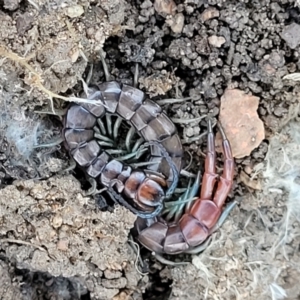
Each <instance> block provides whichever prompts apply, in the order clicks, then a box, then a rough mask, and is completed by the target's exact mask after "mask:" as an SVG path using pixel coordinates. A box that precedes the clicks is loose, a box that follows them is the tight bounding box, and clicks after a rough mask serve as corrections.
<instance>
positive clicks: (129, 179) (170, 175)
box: [63, 81, 183, 218]
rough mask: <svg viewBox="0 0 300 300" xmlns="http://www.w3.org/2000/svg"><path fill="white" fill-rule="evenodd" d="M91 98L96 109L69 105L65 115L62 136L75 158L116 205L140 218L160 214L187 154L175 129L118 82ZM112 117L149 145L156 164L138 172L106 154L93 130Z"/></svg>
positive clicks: (135, 92) (140, 94)
mask: <svg viewBox="0 0 300 300" xmlns="http://www.w3.org/2000/svg"><path fill="white" fill-rule="evenodd" d="M88 99H89V100H95V104H87V103H80V104H71V105H70V107H69V109H68V111H67V114H66V116H65V121H64V130H63V135H64V139H65V144H66V147H67V149H68V150H69V151H70V154H71V156H72V157H73V158H74V160H75V161H76V162H77V163H78V165H79V166H81V167H82V168H84V170H85V171H86V173H87V174H88V175H89V176H91V177H92V178H96V179H97V180H98V182H99V183H100V184H101V185H103V186H104V187H107V189H108V192H109V193H110V195H111V196H112V197H113V199H114V200H117V201H118V202H120V203H121V204H123V205H124V206H126V207H127V208H129V209H130V210H131V211H132V212H134V213H135V214H137V215H138V216H139V217H141V218H152V217H154V216H156V215H158V214H159V213H160V211H161V209H162V207H163V201H164V199H165V197H167V196H168V195H170V194H172V193H173V191H174V189H175V188H176V185H177V182H178V174H179V172H180V170H181V165H182V156H183V149H182V144H181V141H180V138H179V136H178V135H177V131H176V127H175V125H174V124H173V122H172V121H171V120H170V119H169V118H168V117H167V116H166V114H165V113H163V112H162V109H161V107H160V106H159V105H157V104H156V103H155V102H153V101H151V100H148V99H145V95H144V93H143V92H142V91H141V90H139V89H137V88H134V87H131V86H128V85H125V84H124V85H122V84H119V83H117V82H116V81H110V82H104V83H102V84H100V85H98V86H97V87H94V88H93V89H92V92H91V93H90V95H89V96H88ZM96 100H98V101H97V102H99V101H100V102H101V104H102V105H101V104H100V105H99V103H96ZM110 114H111V115H117V116H119V117H120V118H121V119H122V120H125V121H127V122H128V124H129V125H130V126H132V127H133V128H135V130H136V131H137V132H138V133H139V135H140V136H141V137H142V138H143V139H144V141H145V142H146V143H145V144H144V145H143V146H144V147H145V146H150V156H149V162H150V163H151V162H153V164H149V165H148V166H147V168H146V169H144V170H141V169H134V168H132V167H131V166H130V165H126V164H125V163H123V162H122V161H120V160H118V159H114V158H113V157H112V156H111V155H109V153H107V152H106V151H105V150H104V148H103V147H102V145H103V143H101V142H99V141H97V139H96V138H95V134H97V133H95V131H94V127H95V125H96V124H97V123H98V124H99V127H100V128H101V126H102V121H101V118H103V117H104V116H107V115H110ZM152 171H155V173H154V172H152Z"/></svg>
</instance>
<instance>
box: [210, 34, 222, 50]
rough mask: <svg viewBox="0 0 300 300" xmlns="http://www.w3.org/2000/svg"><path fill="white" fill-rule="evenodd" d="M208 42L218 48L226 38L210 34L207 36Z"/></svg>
mask: <svg viewBox="0 0 300 300" xmlns="http://www.w3.org/2000/svg"><path fill="white" fill-rule="evenodd" d="M208 42H209V44H210V45H211V46H213V47H216V48H220V47H221V46H222V45H223V44H225V42H226V40H225V38H224V37H223V36H216V35H212V36H210V37H209V38H208Z"/></svg>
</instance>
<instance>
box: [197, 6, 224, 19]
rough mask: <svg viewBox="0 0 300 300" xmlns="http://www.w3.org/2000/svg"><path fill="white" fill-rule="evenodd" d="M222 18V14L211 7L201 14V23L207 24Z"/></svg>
mask: <svg viewBox="0 0 300 300" xmlns="http://www.w3.org/2000/svg"><path fill="white" fill-rule="evenodd" d="M219 16H220V12H219V11H218V10H217V9H216V8H215V7H209V8H207V9H205V10H204V11H203V13H202V14H201V21H202V22H205V21H208V20H210V19H213V18H217V17H219Z"/></svg>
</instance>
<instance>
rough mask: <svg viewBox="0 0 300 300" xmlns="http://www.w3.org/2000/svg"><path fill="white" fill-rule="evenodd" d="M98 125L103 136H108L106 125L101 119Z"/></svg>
mask: <svg viewBox="0 0 300 300" xmlns="http://www.w3.org/2000/svg"><path fill="white" fill-rule="evenodd" d="M97 123H98V125H99V128H100V130H101V133H102V134H103V135H106V129H105V126H104V123H103V122H102V120H101V119H100V118H98V119H97Z"/></svg>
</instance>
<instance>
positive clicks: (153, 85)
mask: <svg viewBox="0 0 300 300" xmlns="http://www.w3.org/2000/svg"><path fill="white" fill-rule="evenodd" d="M176 82H177V78H176V76H175V75H174V74H172V73H169V72H167V71H165V70H162V71H161V72H160V73H154V74H152V75H150V76H148V77H141V78H140V79H139V83H140V88H145V89H146V90H147V94H148V95H149V96H150V98H152V97H156V96H158V95H165V94H166V93H167V92H168V91H169V90H171V89H172V88H173V86H174V85H175V83H176Z"/></svg>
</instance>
